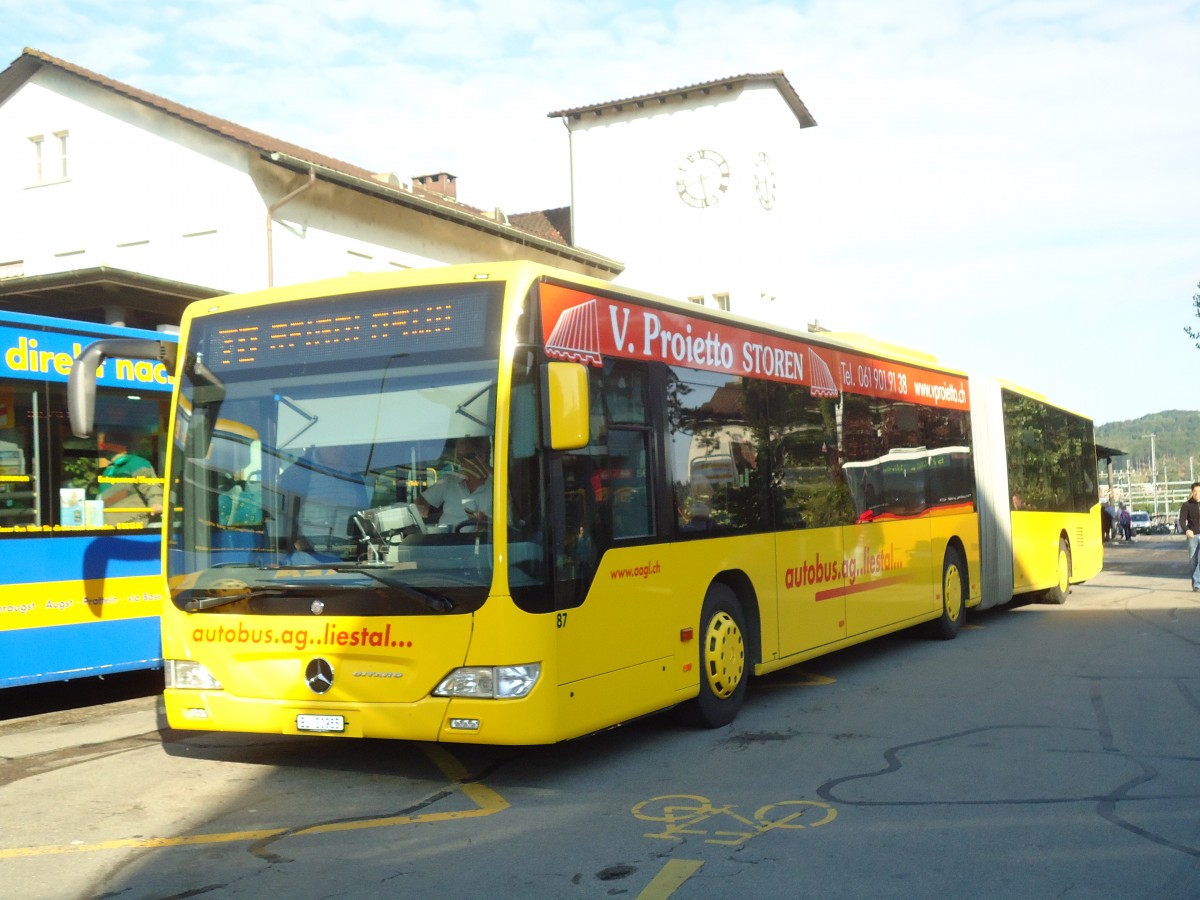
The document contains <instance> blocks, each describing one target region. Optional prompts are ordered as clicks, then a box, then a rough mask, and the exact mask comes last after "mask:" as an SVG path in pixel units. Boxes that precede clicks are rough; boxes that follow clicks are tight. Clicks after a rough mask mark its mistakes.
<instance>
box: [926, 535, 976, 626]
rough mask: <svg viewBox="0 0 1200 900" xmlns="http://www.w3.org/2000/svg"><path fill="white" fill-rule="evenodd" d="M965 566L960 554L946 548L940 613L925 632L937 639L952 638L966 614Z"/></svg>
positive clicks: (950, 548) (951, 548)
mask: <svg viewBox="0 0 1200 900" xmlns="http://www.w3.org/2000/svg"><path fill="white" fill-rule="evenodd" d="M966 586H967V566H966V564H965V563H964V562H963V561H962V554H960V553H959V552H958V550H956V549H954V548H953V547H948V548H947V549H946V559H945V560H944V561H943V562H942V614H941V616H939V617H938V618H936V619H934V620H933V621H932V622H930V623H928V625H927V626H926V633H927V634H928V635H929V637H931V638H936V639H937V640H939V641H950V640H953V639H954V638H955V637H956V636H957V635H958V631H959V629H960V628H962V623H963V619H965V618H966V616H967V607H966V596H967V591H966Z"/></svg>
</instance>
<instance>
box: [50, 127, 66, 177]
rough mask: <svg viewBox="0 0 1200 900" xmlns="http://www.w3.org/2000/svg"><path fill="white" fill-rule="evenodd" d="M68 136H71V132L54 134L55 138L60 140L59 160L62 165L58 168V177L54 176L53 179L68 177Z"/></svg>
mask: <svg viewBox="0 0 1200 900" xmlns="http://www.w3.org/2000/svg"><path fill="white" fill-rule="evenodd" d="M68 134H69V132H67V131H56V132H54V136H55V137H56V138H58V158H59V162H60V165H59V166H58V167H57V169H58V172H57V175H56V176H52V177H58V178H66V177H67V135H68Z"/></svg>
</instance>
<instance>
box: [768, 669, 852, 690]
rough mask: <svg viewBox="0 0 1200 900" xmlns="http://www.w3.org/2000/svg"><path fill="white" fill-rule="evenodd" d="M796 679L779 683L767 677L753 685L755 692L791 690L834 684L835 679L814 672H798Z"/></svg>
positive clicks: (779, 681)
mask: <svg viewBox="0 0 1200 900" xmlns="http://www.w3.org/2000/svg"><path fill="white" fill-rule="evenodd" d="M795 674H796V675H797V676H798V677H797V678H795V679H789V680H787V681H781V680H778V679H774V678H770V677H767V678H765V679H761V680H759V681H757V682H755V684H754V688H755V690H759V689H761V688H791V687H814V686H818V685H827V684H836V683H837V679H836V678H830V677H829V676H828V675H818V674H817V673H816V672H800V671H797V672H796V673H795Z"/></svg>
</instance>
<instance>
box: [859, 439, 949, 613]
mask: <svg viewBox="0 0 1200 900" xmlns="http://www.w3.org/2000/svg"><path fill="white" fill-rule="evenodd" d="M844 471H845V475H846V481H847V484H848V486H849V488H850V493H851V495H852V496H853V497H854V502H855V518H856V523H855V524H854V525H851V526H848V527H846V528H845V529H843V534H844V541H845V552H846V572H845V576H846V594H847V604H846V606H847V610H846V615H847V624H848V627H849V633H850V634H851V635H855V634H863V633H864V632H867V631H871V630H873V629H877V628H883V627H887V626H890V625H893V624H895V623H898V622H902V621H904V620H905V619H909V618H913V617H915V616H919V615H922V614H924V613H927V612H928V611H929V609H930V607H931V603H932V599H931V598H932V597H933V596H934V591H933V590H932V588H931V585H930V582H929V572H930V570H931V557H930V554H931V533H930V517H929V502H928V497H927V493H928V491H927V483H928V479H929V453H928V451H926V450H925V448H916V449H899V450H892V451H889V452H888V453H886V454H884V455H883V456H880V457H877V458H876V459H871V460H866V461H863V462H849V463H846V464H845V468H844Z"/></svg>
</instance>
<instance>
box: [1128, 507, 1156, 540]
mask: <svg viewBox="0 0 1200 900" xmlns="http://www.w3.org/2000/svg"><path fill="white" fill-rule="evenodd" d="M1129 527H1130V528H1131V529H1132V530H1133V533H1134V534H1149V533H1150V528H1151V522H1150V513H1148V512H1142V511H1141V510H1140V509H1139V510H1134V511H1133V512H1131V513H1130V514H1129Z"/></svg>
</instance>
